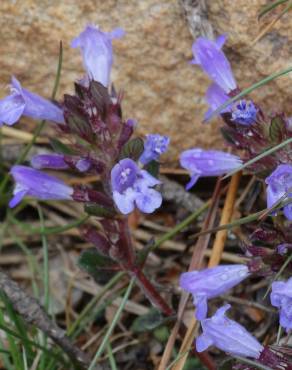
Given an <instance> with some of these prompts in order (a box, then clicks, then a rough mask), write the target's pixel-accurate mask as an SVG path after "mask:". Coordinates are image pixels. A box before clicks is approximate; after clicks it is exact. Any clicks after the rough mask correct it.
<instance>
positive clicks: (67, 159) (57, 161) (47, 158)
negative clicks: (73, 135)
mask: <svg viewBox="0 0 292 370" xmlns="http://www.w3.org/2000/svg"><path fill="white" fill-rule="evenodd" d="M30 164H31V165H32V167H33V168H37V169H38V170H41V169H43V168H51V169H55V170H66V169H68V168H74V169H77V170H78V171H80V172H86V171H88V170H89V168H90V167H91V165H92V163H91V161H90V159H87V158H80V157H77V156H64V155H62V154H38V155H35V156H34V157H32V159H31V161H30Z"/></svg>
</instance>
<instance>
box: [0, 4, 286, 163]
mask: <svg viewBox="0 0 292 370" xmlns="http://www.w3.org/2000/svg"><path fill="white" fill-rule="evenodd" d="M188 2H189V3H192V4H194V3H196V2H195V1H188ZM184 3H185V1H184ZM197 3H199V1H197ZM201 3H203V2H202V1H201ZM265 3H266V0H256V1H255V0H238V1H233V0H208V1H207V8H208V16H209V18H210V22H211V24H212V25H213V29H214V30H215V33H222V32H226V33H228V34H229V35H230V38H229V41H228V44H227V47H226V48H225V50H226V51H227V54H228V56H229V57H230V60H231V62H232V65H233V68H234V72H235V75H236V78H237V80H238V82H239V84H240V86H242V87H247V86H249V85H250V84H251V83H254V82H256V81H258V80H259V79H261V78H263V77H264V76H267V75H268V74H270V73H272V72H275V71H277V70H279V69H282V68H284V67H288V65H289V58H290V55H291V34H292V33H291V29H292V23H291V22H290V23H289V18H288V17H289V16H288V15H285V16H284V17H283V19H282V20H281V21H280V22H279V23H278V25H277V26H276V27H275V28H274V29H273V31H272V32H270V33H269V34H268V35H267V36H265V37H264V38H263V39H262V40H260V41H259V42H258V43H257V44H256V45H255V46H253V47H250V46H249V45H250V43H251V41H252V40H253V38H254V37H255V36H256V35H257V34H258V32H259V25H258V24H257V20H256V16H257V13H258V11H259V9H260V8H261V6H262V5H263V4H265ZM0 14H1V18H0V25H1V35H0V55H1V56H0V70H1V75H0V77H1V87H3V88H2V89H1V94H2V95H3V96H4V95H5V90H4V87H5V86H6V85H7V84H8V83H9V79H10V75H11V74H15V75H16V76H17V77H18V78H19V79H20V80H21V82H22V83H23V85H24V86H25V87H27V88H29V89H31V90H32V91H35V92H38V93H40V94H42V95H44V96H47V97H48V96H49V95H50V92H51V89H52V86H53V80H54V74H55V70H56V63H57V58H58V47H59V45H58V43H59V40H62V41H63V46H64V68H63V71H62V79H61V85H60V90H59V98H61V97H62V94H63V93H64V92H65V91H66V92H68V91H69V92H70V91H72V81H74V80H75V79H77V78H79V77H81V75H82V73H83V70H82V65H81V56H80V55H79V52H78V50H75V49H71V48H70V46H69V45H70V41H71V39H72V38H73V37H74V36H76V35H77V34H78V33H79V32H80V31H81V30H82V29H83V27H84V26H85V25H86V24H87V23H94V24H98V25H100V27H101V28H102V29H104V30H110V29H112V28H114V27H116V26H120V27H122V28H124V29H125V31H126V32H127V34H126V36H125V37H124V38H123V39H122V40H117V41H115V42H114V51H115V61H114V68H113V73H112V80H113V81H114V83H115V86H116V87H117V88H119V89H123V90H125V99H124V104H123V106H124V114H125V116H129V117H133V118H136V119H137V120H138V122H139V130H138V131H139V133H142V134H144V133H147V132H159V133H164V134H168V135H170V137H171V143H172V145H171V152H170V156H169V157H168V159H167V161H168V160H169V164H171V165H172V166H174V165H175V166H176V165H177V161H176V160H177V157H178V153H179V152H180V151H181V150H183V149H187V148H190V147H194V146H202V147H211V146H212V147H216V148H223V147H224V143H223V141H222V139H221V136H220V134H219V131H218V127H219V126H220V125H219V123H218V122H216V121H215V122H213V123H212V124H209V125H204V126H202V124H201V120H202V117H203V113H204V111H205V110H206V105H205V103H204V93H205V90H206V88H207V86H208V83H209V82H208V79H207V78H206V77H205V76H204V75H203V73H202V72H201V71H200V70H199V68H198V67H195V66H191V65H189V64H188V60H190V59H191V57H192V55H191V45H192V41H193V38H192V36H191V34H190V32H189V29H188V22H187V20H186V17H185V14H184V11H183V7H182V5H181V3H180V2H178V1H177V0H141V1H131V0H107V1H103V0H84V1H79V2H78V1H75V0H63V1H59V0H2V1H1V2H0ZM203 28H204V27H203ZM198 30H199V31H198ZM195 32H196V33H197V32H200V27H198V29H197V28H196V27H195ZM290 62H291V58H290ZM290 64H291V63H290ZM291 91H292V84H291V76H290V77H283V78H281V79H279V80H277V81H276V82H274V83H271V84H269V85H268V86H267V87H264V88H262V89H261V90H259V91H258V92H257V93H256V94H254V96H255V97H256V99H257V100H258V101H260V102H264V105H265V106H267V107H269V108H270V109H279V108H284V109H287V111H288V112H290V113H291V112H292V108H291V107H290V105H289V104H288V100H289V95H290V96H291ZM275 94H276V96H277V99H275V97H274V96H275ZM31 125H33V123H32V124H31Z"/></svg>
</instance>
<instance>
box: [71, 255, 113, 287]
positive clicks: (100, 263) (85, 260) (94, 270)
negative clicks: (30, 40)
mask: <svg viewBox="0 0 292 370" xmlns="http://www.w3.org/2000/svg"><path fill="white" fill-rule="evenodd" d="M112 264H113V261H112V260H111V259H110V258H109V257H107V256H103V255H102V254H100V253H99V252H98V251H97V250H96V248H89V249H86V250H85V251H83V252H82V253H81V255H80V257H79V259H78V266H79V267H80V268H81V269H82V270H84V271H86V272H87V273H88V274H89V275H91V276H92V277H93V278H94V279H95V280H96V281H98V282H101V280H102V281H105V280H108V278H109V277H111V276H112V272H111V271H109V270H110V267H111V265H112Z"/></svg>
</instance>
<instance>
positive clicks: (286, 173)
mask: <svg viewBox="0 0 292 370" xmlns="http://www.w3.org/2000/svg"><path fill="white" fill-rule="evenodd" d="M266 184H267V185H268V186H267V207H268V208H271V207H272V206H273V205H274V204H275V203H277V202H278V201H279V200H280V199H281V198H283V197H287V198H292V165H290V164H280V165H279V166H278V167H277V168H276V169H275V171H274V172H272V174H271V175H270V176H269V177H267V178H266ZM284 214H285V216H286V217H287V219H288V220H289V221H292V203H290V204H287V205H286V206H284Z"/></svg>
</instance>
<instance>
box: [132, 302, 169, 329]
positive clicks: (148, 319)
mask: <svg viewBox="0 0 292 370" xmlns="http://www.w3.org/2000/svg"><path fill="white" fill-rule="evenodd" d="M168 320H169V318H165V317H163V316H162V314H161V312H160V311H158V310H157V309H156V308H151V309H150V310H149V312H147V313H146V314H145V315H142V316H140V317H137V318H136V319H135V320H134V322H133V324H132V326H131V330H132V331H133V332H134V333H144V332H145V331H152V330H154V329H156V328H157V327H159V326H160V325H162V324H164V323H165V322H166V321H168Z"/></svg>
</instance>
